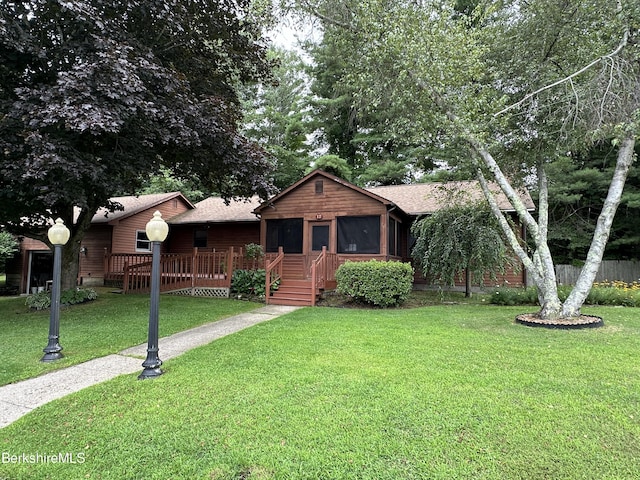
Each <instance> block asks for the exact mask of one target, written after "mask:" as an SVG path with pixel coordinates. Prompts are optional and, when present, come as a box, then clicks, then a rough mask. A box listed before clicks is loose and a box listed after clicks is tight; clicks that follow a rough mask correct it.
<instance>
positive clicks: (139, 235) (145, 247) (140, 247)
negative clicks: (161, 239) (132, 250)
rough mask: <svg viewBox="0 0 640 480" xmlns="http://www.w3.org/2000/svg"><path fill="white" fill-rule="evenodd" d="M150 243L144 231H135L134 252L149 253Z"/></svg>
mask: <svg viewBox="0 0 640 480" xmlns="http://www.w3.org/2000/svg"><path fill="white" fill-rule="evenodd" d="M150 251H151V242H150V241H149V237H147V232H145V231H144V230H136V252H150Z"/></svg>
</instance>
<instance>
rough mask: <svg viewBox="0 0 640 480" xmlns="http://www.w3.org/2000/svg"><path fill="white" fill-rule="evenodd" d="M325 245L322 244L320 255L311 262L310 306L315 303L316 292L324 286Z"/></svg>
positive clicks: (325, 266)
mask: <svg viewBox="0 0 640 480" xmlns="http://www.w3.org/2000/svg"><path fill="white" fill-rule="evenodd" d="M326 259H327V247H326V246H324V245H323V246H322V252H320V255H318V257H317V258H316V259H315V260H313V261H312V262H311V306H312V307H314V306H315V305H316V292H317V291H318V290H319V289H322V288H324V281H325V277H326V271H327V262H326Z"/></svg>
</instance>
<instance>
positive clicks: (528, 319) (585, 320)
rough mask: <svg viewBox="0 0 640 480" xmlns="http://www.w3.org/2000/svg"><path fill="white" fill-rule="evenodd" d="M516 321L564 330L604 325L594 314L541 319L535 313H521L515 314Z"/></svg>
mask: <svg viewBox="0 0 640 480" xmlns="http://www.w3.org/2000/svg"><path fill="white" fill-rule="evenodd" d="M516 323H519V324H520V325H525V326H527V327H543V328H559V329H565V330H574V329H580V328H599V327H603V326H604V320H602V318H601V317H597V316H595V315H580V317H578V318H576V319H571V320H563V319H558V320H543V319H542V318H538V317H537V316H536V314H535V313H521V314H520V315H516Z"/></svg>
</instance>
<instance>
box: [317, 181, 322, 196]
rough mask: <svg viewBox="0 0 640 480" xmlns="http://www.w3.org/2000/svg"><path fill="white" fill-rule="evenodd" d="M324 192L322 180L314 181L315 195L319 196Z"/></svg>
mask: <svg viewBox="0 0 640 480" xmlns="http://www.w3.org/2000/svg"><path fill="white" fill-rule="evenodd" d="M323 192H324V182H323V181H322V180H316V195H320V194H321V193H323Z"/></svg>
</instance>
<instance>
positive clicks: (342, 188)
mask: <svg viewBox="0 0 640 480" xmlns="http://www.w3.org/2000/svg"><path fill="white" fill-rule="evenodd" d="M317 179H318V178H317V177H311V178H310V179H309V181H307V182H305V183H303V184H301V185H300V186H299V187H298V188H296V189H295V190H292V191H290V192H289V193H288V194H287V195H285V196H283V197H281V198H279V199H278V200H277V201H276V202H275V204H274V207H275V208H271V207H270V208H265V209H263V210H262V215H261V223H260V242H261V244H262V245H263V247H264V246H265V245H266V230H267V229H266V221H267V220H273V219H283V218H303V220H304V225H303V247H302V248H303V250H302V252H303V253H304V254H307V253H310V251H311V240H310V236H311V224H312V223H314V222H330V223H331V225H330V230H329V231H330V245H329V251H330V252H331V253H335V252H336V248H337V241H336V239H337V234H336V233H337V228H336V218H337V217H343V216H354V215H357V216H368V215H379V216H380V217H381V222H380V255H373V256H372V257H379V256H382V257H384V256H386V254H387V245H388V242H387V225H386V224H387V221H386V219H387V207H386V205H385V204H383V203H382V202H379V201H377V200H376V199H374V198H371V197H369V196H368V195H364V194H362V193H360V192H358V191H356V190H354V189H352V188H350V187H348V186H346V185H343V184H340V183H337V182H334V181H332V180H329V179H327V178H323V179H322V181H323V189H322V190H323V192H322V193H316V180H317Z"/></svg>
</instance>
